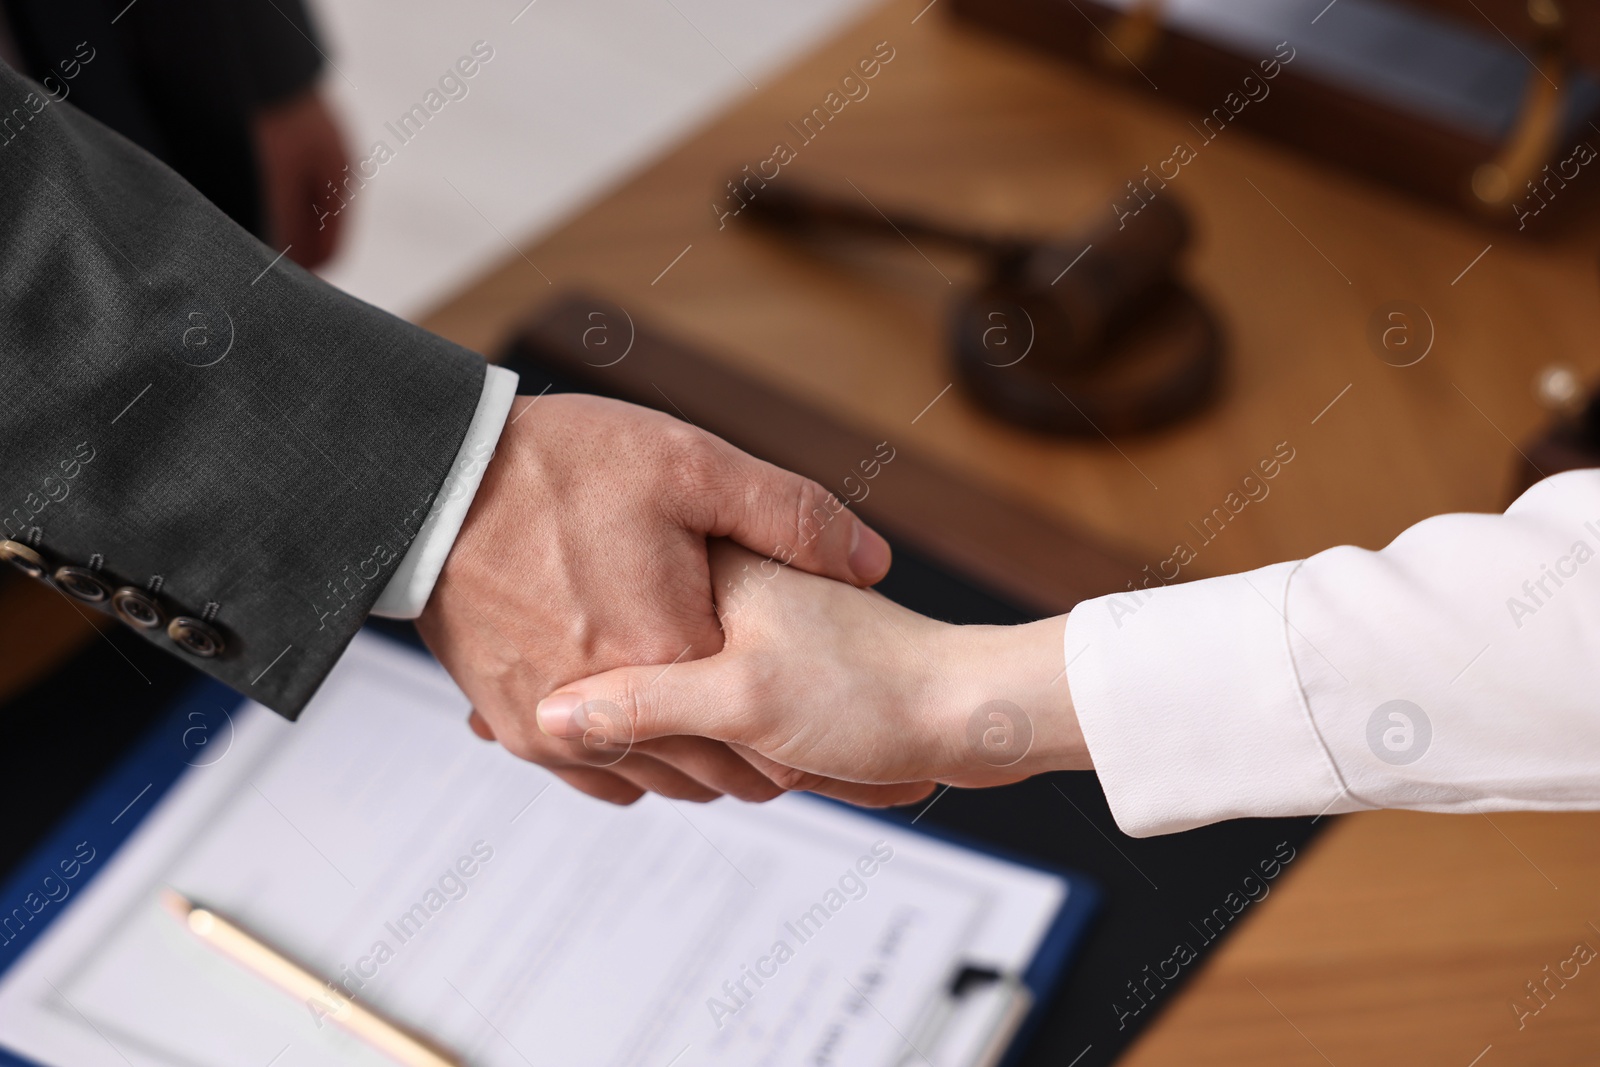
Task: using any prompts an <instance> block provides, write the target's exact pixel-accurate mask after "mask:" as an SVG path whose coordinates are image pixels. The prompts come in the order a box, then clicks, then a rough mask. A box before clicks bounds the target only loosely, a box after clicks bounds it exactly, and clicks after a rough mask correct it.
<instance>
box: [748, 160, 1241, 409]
mask: <svg viewBox="0 0 1600 1067" xmlns="http://www.w3.org/2000/svg"><path fill="white" fill-rule="evenodd" d="M748 207H749V210H750V211H751V213H752V214H753V215H754V216H755V217H756V218H757V219H758V220H759V221H761V222H763V223H765V224H767V225H769V226H772V227H775V228H778V229H781V230H784V231H787V232H790V233H797V234H817V233H823V232H827V231H835V232H848V233H857V234H862V235H869V236H876V237H885V236H889V237H894V236H898V237H899V238H903V239H905V240H908V241H910V242H912V243H913V244H915V243H916V242H917V241H919V240H921V241H928V242H936V243H939V244H943V245H946V246H951V247H956V248H959V249H962V250H964V251H966V252H969V253H972V254H975V255H977V256H979V257H981V258H982V259H983V260H985V261H986V262H987V268H986V271H985V277H984V281H983V282H982V284H980V286H979V287H978V290H977V291H976V292H975V293H972V294H968V295H966V296H964V297H963V298H962V299H960V300H959V301H958V302H957V305H956V307H955V309H954V312H953V315H952V340H953V344H952V349H953V355H954V358H955V362H956V366H957V369H958V371H959V372H960V374H961V378H962V381H963V383H964V384H965V385H966V386H967V388H968V389H969V390H970V391H971V392H972V393H973V395H974V396H975V397H976V398H977V399H978V400H979V401H981V402H982V403H984V404H985V405H986V406H987V407H989V408H991V409H992V410H994V411H995V412H996V413H998V414H1000V415H1003V416H1005V417H1006V418H1007V419H1009V420H1011V421H1014V422H1019V423H1021V424H1023V425H1027V426H1031V427H1034V428H1037V429H1044V430H1050V431H1054V432H1059V433H1072V434H1104V433H1114V432H1119V431H1129V430H1142V429H1149V428H1151V427H1154V426H1158V425H1162V424H1164V423H1166V422H1169V421H1171V420H1173V419H1175V418H1178V417H1181V416H1182V415H1185V414H1187V413H1189V412H1191V411H1193V410H1194V409H1195V408H1197V407H1198V406H1200V405H1201V404H1202V403H1204V402H1205V401H1206V400H1207V399H1209V398H1210V396H1212V395H1213V393H1214V392H1215V386H1216V383H1217V380H1218V378H1219V377H1220V374H1219V372H1220V368H1221V355H1220V350H1221V344H1220V335H1219V332H1218V330H1217V329H1216V326H1215V323H1214V320H1213V319H1212V318H1211V316H1210V314H1209V313H1208V312H1207V311H1206V310H1205V308H1204V307H1203V306H1202V305H1201V304H1200V303H1199V301H1198V300H1196V299H1195V298H1194V296H1193V295H1192V294H1190V293H1189V292H1188V290H1186V289H1184V288H1183V287H1182V286H1181V285H1180V284H1178V282H1177V281H1176V280H1175V278H1174V274H1173V268H1174V266H1175V264H1176V261H1177V257H1178V255H1179V253H1180V252H1181V251H1182V250H1183V248H1184V247H1185V245H1186V244H1187V243H1188V240H1189V232H1190V228H1189V222H1188V216H1187V214H1186V212H1185V211H1184V210H1183V208H1182V206H1181V204H1180V203H1179V201H1178V200H1177V199H1176V198H1174V197H1172V196H1170V195H1163V196H1158V197H1155V198H1154V199H1151V200H1149V201H1146V202H1145V203H1144V205H1143V207H1142V208H1141V209H1140V210H1139V211H1138V212H1136V213H1133V214H1125V215H1123V216H1122V217H1121V218H1107V219H1106V220H1104V221H1102V222H1100V223H1097V224H1095V225H1092V226H1088V227H1085V228H1084V229H1082V230H1081V231H1079V232H1077V233H1075V234H1072V235H1070V236H1066V237H1062V238H1059V239H1056V240H1039V239H1030V238H1023V237H1014V236H994V235H990V234H985V233H979V232H975V231H972V230H967V229H963V228H960V227H956V226H952V225H949V224H946V223H943V222H932V221H929V220H927V219H925V218H922V217H919V216H916V215H913V214H909V213H905V212H900V211H896V212H894V213H893V214H891V213H888V212H885V211H882V210H880V209H878V208H877V207H876V206H875V205H874V204H872V203H871V202H870V201H868V200H867V199H866V198H865V196H863V197H861V198H860V200H859V202H858V201H857V200H852V199H848V198H842V197H836V196H832V195H829V194H825V193H819V192H817V191H814V190H811V189H807V188H805V187H803V186H798V185H795V184H793V183H790V184H787V185H778V184H777V183H773V184H772V185H771V186H770V187H768V188H764V189H762V190H761V191H760V193H759V194H758V195H757V196H755V197H754V198H752V200H751V201H750V203H749V205H748Z"/></svg>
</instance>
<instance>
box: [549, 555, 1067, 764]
mask: <svg viewBox="0 0 1600 1067" xmlns="http://www.w3.org/2000/svg"><path fill="white" fill-rule="evenodd" d="M711 560H712V575H713V577H714V579H715V582H716V589H717V607H718V609H719V611H720V613H721V616H722V624H723V629H724V631H725V633H726V635H727V636H726V643H725V647H724V648H723V651H722V652H720V653H719V654H717V655H715V656H712V657H711V658H709V659H704V660H700V661H698V662H694V663H682V664H679V665H678V666H675V667H674V668H673V669H672V670H671V671H669V672H668V673H666V674H665V675H660V670H661V668H659V667H653V668H652V667H628V668H624V669H620V670H615V671H611V672H608V673H606V674H603V675H600V676H599V677H596V678H588V679H585V680H583V681H579V682H574V683H571V684H569V685H565V686H563V687H562V688H561V689H560V691H558V692H557V693H555V694H554V695H552V696H551V697H549V698H548V699H547V700H545V701H544V703H543V704H542V705H541V706H540V708H539V725H540V726H541V727H542V728H543V729H544V730H546V731H547V732H549V733H550V734H551V735H553V736H555V737H572V736H575V735H577V734H580V733H583V732H584V731H585V730H587V731H589V732H590V733H591V734H592V735H593V734H599V733H603V732H604V731H605V730H607V729H608V728H612V727H613V726H615V727H616V728H617V730H618V736H623V737H629V738H633V739H635V740H636V741H637V740H638V739H645V738H652V737H660V736H681V735H685V734H697V735H701V736H705V737H712V738H717V739H719V740H721V741H724V742H728V743H730V744H734V745H739V746H743V747H747V748H749V749H752V750H754V751H756V752H759V753H761V754H762V755H764V756H766V757H767V758H768V759H771V760H772V761H774V762H775V763H779V764H782V765H784V766H787V767H794V768H798V769H801V770H805V771H810V772H812V773H814V774H823V775H828V776H830V777H833V778H836V779H841V780H846V779H847V780H851V781H856V782H861V783H876V784H888V783H919V782H927V781H930V780H932V781H941V782H948V783H950V784H953V785H962V786H984V785H999V784H1002V783H1005V782H1012V781H1017V780H1018V779H1021V778H1025V777H1028V776H1029V775H1031V774H1036V773H1039V772H1040V771H1045V770H1067V769H1084V768H1087V767H1089V766H1090V763H1089V757H1088V752H1087V750H1086V748H1085V746H1084V742H1083V736H1082V733H1081V732H1080V731H1079V729H1078V722H1077V717H1076V715H1075V714H1074V712H1073V708H1072V697H1071V694H1070V693H1069V692H1068V689H1067V682H1066V679H1065V677H1064V674H1065V672H1064V671H1063V670H1062V662H1063V659H1064V650H1063V648H1062V640H1063V636H1062V635H1063V629H1064V627H1065V616H1063V617H1061V618H1056V619H1046V620H1043V621H1042V622H1035V623H1028V624H1026V625H1023V626H951V625H948V624H946V623H942V622H938V621H936V620H933V619H929V618H926V617H924V616H921V615H918V614H917V613H915V612H913V611H908V610H907V609H905V608H903V607H901V606H899V605H898V604H895V603H894V602H893V601H890V600H888V599H886V598H884V597H883V596H881V595H879V594H878V593H875V592H870V591H865V590H861V589H851V588H849V587H847V586H844V585H841V584H839V583H837V582H830V581H825V580H823V579H820V578H814V577H811V576H810V575H805V574H798V573H795V572H794V571H792V570H791V569H789V568H781V567H776V566H773V565H772V564H770V563H764V562H763V561H762V560H761V559H760V558H758V557H754V556H751V555H750V554H749V553H748V552H745V551H744V550H742V549H739V548H737V547H736V546H733V545H729V544H728V543H726V542H718V543H716V544H714V545H713V546H712V553H711ZM595 707H600V708H605V709H607V712H606V714H605V715H604V716H601V717H600V718H599V719H598V720H597V719H596V718H595V716H594V715H593V714H592V712H591V711H590V710H589V709H592V708H595ZM610 709H620V710H618V711H612V710H610ZM598 741H599V738H598V737H597V736H596V737H592V742H593V743H598Z"/></svg>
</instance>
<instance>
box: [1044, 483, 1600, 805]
mask: <svg viewBox="0 0 1600 1067" xmlns="http://www.w3.org/2000/svg"><path fill="white" fill-rule="evenodd" d="M1066 656H1067V662H1068V668H1067V680H1068V685H1069V686H1070V688H1071V692H1072V699H1073V703H1074V705H1075V706H1076V709H1077V714H1078V718H1079V721H1080V723H1081V725H1082V727H1083V733H1084V737H1085V738H1086V740H1087V742H1088V746H1089V753H1090V755H1091V757H1092V758H1093V760H1094V764H1095V767H1096V769H1097V770H1098V772H1099V775H1100V780H1101V782H1102V784H1103V786H1104V788H1105V791H1106V796H1107V798H1108V799H1109V800H1110V804H1111V810H1112V812H1113V814H1114V815H1115V816H1116V819H1117V824H1118V825H1119V826H1121V827H1122V829H1123V830H1124V831H1126V832H1127V833H1129V834H1132V835H1134V836H1146V835H1150V834H1160V833H1169V832H1172V831H1175V830H1184V829H1188V828H1190V827H1194V826H1200V825H1203V824H1205V823H1210V822H1215V821H1217V820H1219V819H1228V818H1235V817H1239V816H1273V815H1316V814H1319V813H1325V812H1326V813H1331V812H1341V811H1355V810H1361V809H1366V808H1412V809H1417V810H1422V811H1442V812H1484V811H1504V810H1513V809H1516V810H1563V809H1585V810H1593V809H1600V470H1586V471H1572V472H1569V473H1566V474H1559V475H1556V476H1554V477H1552V478H1547V479H1545V480H1544V481H1542V482H1540V483H1539V484H1538V485H1536V486H1534V487H1533V488H1532V489H1530V490H1528V491H1527V492H1526V493H1524V494H1523V495H1522V496H1521V497H1520V498H1519V499H1518V500H1517V501H1516V503H1514V504H1513V505H1512V506H1511V507H1510V509H1508V510H1507V511H1506V513H1505V514H1504V515H1443V516H1439V517H1437V518H1432V519H1428V520H1426V521H1424V522H1420V523H1418V524H1417V525H1415V526H1413V527H1411V528H1410V529H1408V530H1406V531H1405V532H1404V533H1402V534H1401V535H1400V536H1399V537H1397V538H1395V540H1394V541H1393V542H1392V543H1391V544H1390V545H1389V546H1388V547H1386V548H1384V549H1383V550H1381V551H1378V552H1370V551H1366V550H1363V549H1358V548H1350V547H1344V548H1334V549H1330V550H1328V551H1326V552H1322V553H1319V554H1318V555H1315V556H1312V557H1311V558H1309V559H1306V560H1302V561H1299V562H1294V563H1280V564H1277V565H1274V566H1271V567H1264V568H1262V569H1260V570H1256V571H1250V572H1247V573H1244V574H1236V575H1230V576H1228V577H1224V578H1211V579H1206V580H1202V581H1197V582H1192V583H1189V584H1186V585H1175V586H1166V587H1159V588H1154V589H1150V590H1138V591H1131V592H1124V593H1118V594H1114V595H1112V596H1108V597H1101V598H1099V599H1097V600H1090V601H1086V602H1084V603H1082V604H1080V605H1078V607H1077V608H1075V609H1074V610H1073V612H1072V614H1071V616H1070V617H1069V618H1068V621H1067V627H1066Z"/></svg>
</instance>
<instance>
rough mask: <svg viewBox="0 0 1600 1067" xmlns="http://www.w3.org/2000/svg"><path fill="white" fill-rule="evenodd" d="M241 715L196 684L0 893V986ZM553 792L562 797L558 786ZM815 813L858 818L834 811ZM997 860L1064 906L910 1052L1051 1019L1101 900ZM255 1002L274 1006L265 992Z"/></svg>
mask: <svg viewBox="0 0 1600 1067" xmlns="http://www.w3.org/2000/svg"><path fill="white" fill-rule="evenodd" d="M359 642H367V643H371V642H383V643H384V644H385V645H391V644H392V643H391V642H388V641H387V640H385V639H383V638H379V637H376V636H372V635H363V637H362V638H361V639H359ZM359 642H358V643H359ZM244 704H245V701H243V699H242V698H240V697H239V696H238V695H237V694H235V693H233V692H232V691H231V690H228V689H227V688H226V687H223V686H222V685H220V684H219V683H217V682H215V681H212V680H209V679H208V680H203V681H201V682H200V683H199V684H198V685H196V686H195V687H194V688H193V689H192V690H191V691H190V692H189V693H188V695H187V696H186V697H184V698H183V699H182V700H180V701H179V702H178V703H177V704H176V706H175V707H174V708H173V709H172V711H171V712H170V714H168V715H167V716H166V717H165V718H164V719H162V720H161V721H160V722H159V723H158V724H157V725H156V726H155V727H154V728H153V729H152V730H151V731H150V732H149V733H148V735H147V736H146V737H145V738H144V739H143V740H142V741H141V742H140V743H139V744H138V745H136V746H135V747H134V748H133V749H131V750H130V751H129V752H128V753H127V755H126V756H125V757H124V759H123V760H122V761H121V762H120V763H119V764H118V765H117V766H116V767H115V768H114V769H113V770H111V771H110V772H109V773H108V774H106V775H105V776H104V778H103V779H102V780H101V781H100V782H99V783H98V785H97V787H96V788H95V789H94V790H93V791H92V792H91V793H90V794H89V795H87V796H86V797H85V798H84V799H83V800H82V801H81V802H80V803H79V805H78V806H77V808H76V809H75V810H74V811H73V812H72V813H71V814H70V815H69V816H68V817H67V818H65V819H64V820H62V821H61V822H60V823H59V824H58V825H57V826H56V828H55V829H54V830H53V831H52V832H50V833H49V834H47V835H46V836H45V838H44V839H43V840H42V841H41V842H40V844H39V845H38V847H37V848H36V849H35V850H34V852H33V854H32V856H31V858H30V859H29V860H28V861H26V862H24V863H23V864H21V865H20V866H19V867H18V868H17V869H15V870H14V871H12V872H11V873H10V874H9V875H8V876H7V878H6V879H5V882H4V886H3V888H0V904H3V905H4V906H5V907H6V909H7V912H6V915H7V916H10V915H11V913H10V909H11V908H13V907H16V906H21V907H22V909H23V910H24V911H26V912H28V914H29V916H30V917H29V918H28V919H27V920H26V921H19V920H17V919H16V918H15V917H11V925H10V927H7V928H6V929H5V933H4V934H0V984H3V983H4V982H5V980H6V978H7V976H8V975H9V974H10V973H11V972H12V971H13V969H14V968H16V967H17V966H18V965H19V962H20V961H21V960H23V959H24V958H25V956H26V954H27V953H28V951H29V949H30V948H32V947H34V946H35V945H37V944H38V942H39V939H40V938H41V937H44V936H45V935H46V934H47V933H48V931H49V930H50V929H51V928H52V927H53V926H54V924H55V923H56V922H58V921H59V920H60V919H61V918H62V916H64V915H67V914H70V909H71V908H72V907H73V906H74V905H75V904H76V903H77V901H78V899H79V898H80V897H82V896H83V895H85V894H86V892H87V891H88V890H89V889H90V887H91V886H94V885H95V884H96V882H97V879H98V876H99V875H100V874H101V872H102V871H104V870H106V869H107V868H109V867H110V866H111V862H112V859H113V858H114V857H115V856H117V855H119V853H120V851H121V850H122V848H123V847H124V846H125V845H126V844H127V843H128V841H129V840H130V839H131V838H133V837H134V835H136V834H137V833H138V832H139V830H140V828H141V826H142V825H143V824H144V821H145V819H146V817H147V816H150V815H151V814H152V813H154V812H155V811H156V810H157V808H158V807H159V805H160V803H161V802H162V800H163V799H165V798H167V797H168V796H170V795H171V794H172V793H173V791H174V790H176V789H179V788H180V787H181V786H182V783H183V782H184V780H185V778H186V776H187V775H189V774H191V773H193V772H194V771H195V769H196V768H201V767H205V766H208V765H210V764H211V763H212V762H214V761H216V760H220V759H222V758H225V757H226V756H227V754H228V748H227V746H228V745H230V744H231V741H232V737H231V735H230V734H229V732H228V731H230V730H231V729H232V728H233V723H234V718H235V716H237V715H238V714H239V711H240V708H241V706H242V705H244ZM287 729H299V727H287ZM557 787H559V788H564V787H560V786H559V783H557ZM819 806H826V807H829V808H837V809H838V810H840V811H847V810H848V811H855V810H856V809H849V808H848V807H847V806H845V805H835V804H833V803H832V802H822V804H820V805H819ZM884 825H885V826H890V825H893V826H894V828H895V830H896V831H897V832H903V831H904V829H905V828H904V827H903V825H900V824H898V823H892V822H885V823H884ZM915 833H916V834H918V835H920V836H923V837H926V838H928V839H929V840H940V841H944V842H946V843H949V844H955V845H957V846H958V847H960V848H962V849H964V850H970V851H971V852H972V853H973V854H974V855H978V854H982V855H989V856H992V855H994V850H991V849H987V848H985V847H984V846H982V845H975V844H973V843H972V842H970V841H965V840H961V841H956V840H953V839H952V837H951V835H948V834H945V833H926V832H924V831H923V830H922V829H920V828H917V829H915ZM708 840H709V839H708ZM999 858H1001V859H1003V860H1004V861H1005V862H1007V863H1008V864H1013V865H1015V866H1017V867H1026V868H1028V869H1031V870H1035V871H1040V872H1044V873H1047V874H1049V875H1051V876H1052V877H1059V878H1062V879H1064V880H1065V881H1066V883H1067V885H1068V886H1069V887H1070V888H1069V890H1068V891H1067V893H1066V896H1065V900H1064V901H1063V904H1062V906H1061V907H1060V908H1059V909H1058V910H1057V911H1056V913H1055V914H1054V915H1053V917H1051V918H1050V920H1049V922H1048V926H1047V928H1046V929H1045V932H1044V934H1043V936H1042V938H1041V939H1040V940H1039V942H1038V947H1037V950H1036V952H1035V953H1034V954H1033V956H1032V958H1031V960H1030V961H1029V963H1028V964H1027V966H1026V967H1024V968H1022V969H1021V970H1020V973H1008V974H993V975H984V974H981V973H975V972H981V971H982V970H983V968H981V967H970V966H964V967H962V968H961V969H958V970H957V971H955V972H953V974H952V981H951V983H950V986H949V988H948V989H947V991H946V992H947V994H948V996H947V997H946V998H945V1003H943V1004H934V1003H930V1005H929V1008H930V1010H929V1011H928V1012H926V1013H925V1015H928V1016H937V1015H940V1014H941V1011H940V1010H933V1009H935V1008H938V1009H941V1010H942V1015H943V1018H942V1019H938V1020H934V1021H937V1022H938V1026H936V1027H934V1026H931V1024H930V1029H929V1030H927V1031H926V1033H925V1034H922V1035H919V1034H916V1033H913V1034H912V1035H911V1037H912V1040H919V1039H920V1040H923V1041H924V1042H927V1041H932V1040H935V1039H939V1040H943V1038H944V1036H945V1035H950V1034H954V1035H955V1036H956V1037H957V1038H959V1037H960V1035H961V1033H962V1032H963V1031H968V1032H983V1033H985V1034H986V1038H987V1039H986V1040H985V1041H984V1042H982V1043H981V1047H979V1049H978V1051H977V1053H976V1054H975V1055H973V1056H972V1057H971V1058H970V1059H967V1060H962V1061H960V1062H963V1063H967V1062H970V1063H972V1064H975V1065H977V1067H995V1065H997V1064H1002V1063H1014V1062H1016V1060H1017V1057H1018V1056H1019V1055H1020V1053H1021V1050H1022V1047H1023V1044H1022V1038H1021V1035H1026V1034H1027V1033H1028V1032H1029V1031H1030V1030H1031V1029H1032V1028H1033V1027H1035V1026H1037V1025H1038V1022H1039V1020H1040V1019H1041V1018H1042V1017H1043V1014H1044V1013H1045V1012H1046V1011H1048V1010H1049V1003H1050V1000H1051V996H1052V994H1053V992H1054V991H1055V990H1056V989H1057V987H1058V985H1059V983H1060V981H1061V979H1062V976H1063V975H1064V974H1065V973H1066V971H1067V969H1068V967H1069V965H1070V962H1071V959H1072V956H1073V953H1074V950H1075V948H1076V947H1077V946H1078V944H1079V943H1080V942H1081V941H1082V939H1083V936H1084V934H1085V932H1086V930H1087V929H1088V927H1089V925H1090V923H1091V920H1092V918H1093V915H1094V914H1095V912H1096V911H1097V909H1098V907H1099V904H1100V894H1099V891H1098V890H1097V888H1096V887H1095V886H1094V884H1093V883H1092V882H1091V881H1089V880H1087V879H1085V878H1083V877H1082V876H1081V875H1077V874H1075V873H1072V872H1066V871H1058V870H1053V869H1050V868H1047V867H1043V866H1040V865H1037V864H1031V863H1027V862H1026V861H1020V860H1017V859H1015V858H1014V857H1009V856H1002V857H999ZM64 861H65V862H64ZM69 871H70V872H71V873H70V877H69ZM34 908H37V909H38V910H37V911H34V910H33V909H34ZM262 995H263V996H269V997H270V996H273V995H275V994H273V993H272V992H271V991H270V990H264V991H263V993H262ZM927 1047H932V1046H927ZM963 1047H966V1046H963ZM467 1062H472V1061H471V1060H468V1061H467ZM911 1062H921V1057H920V1053H918V1054H915V1055H912V1058H911ZM0 1067H64V1065H58V1064H54V1063H50V1064H39V1063H35V1062H34V1061H32V1060H28V1059H24V1058H22V1057H21V1056H20V1055H19V1054H18V1053H16V1052H14V1051H12V1050H11V1049H10V1047H9V1046H8V1045H7V1038H6V1036H4V1035H0Z"/></svg>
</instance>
